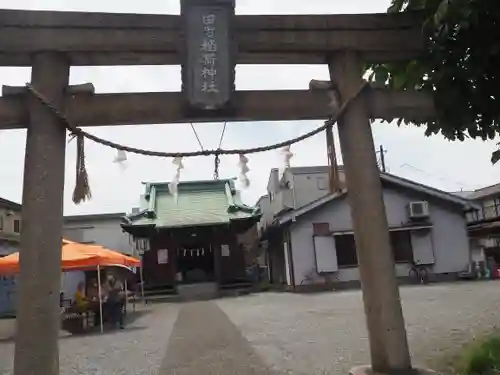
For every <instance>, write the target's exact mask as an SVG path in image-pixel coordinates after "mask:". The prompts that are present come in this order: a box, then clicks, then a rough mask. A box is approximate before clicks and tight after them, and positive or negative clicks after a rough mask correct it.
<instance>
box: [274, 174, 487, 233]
mask: <svg viewBox="0 0 500 375" xmlns="http://www.w3.org/2000/svg"><path fill="white" fill-rule="evenodd" d="M380 178H381V180H382V182H386V183H391V184H394V185H398V186H400V187H403V188H406V189H409V190H413V191H417V192H420V193H423V194H426V195H429V196H432V197H434V198H437V199H441V200H444V201H448V202H451V203H454V204H457V205H460V206H462V207H463V208H464V210H470V209H477V208H479V207H478V206H477V204H475V203H474V202H472V201H471V200H469V199H467V198H462V197H459V196H457V195H454V194H452V193H447V192H445V191H442V190H439V189H436V188H433V187H430V186H426V185H422V184H419V183H417V182H414V181H410V180H407V179H405V178H401V177H398V176H395V175H392V174H389V173H385V172H381V173H380ZM346 195H347V190H344V191H342V192H339V193H334V194H328V195H326V196H324V197H321V198H319V199H317V200H315V201H313V202H310V203H308V204H306V205H305V206H303V207H299V208H298V209H296V210H293V211H290V212H287V213H285V214H284V215H282V216H281V217H279V218H278V219H277V221H278V222H279V224H285V223H286V222H289V221H291V220H292V219H295V218H296V217H298V216H301V215H304V214H305V213H307V212H309V211H311V210H313V209H315V208H318V207H320V206H322V205H324V204H326V203H328V202H331V201H333V200H337V199H340V198H343V197H345V196H346Z"/></svg>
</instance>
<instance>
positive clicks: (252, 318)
mask: <svg viewBox="0 0 500 375" xmlns="http://www.w3.org/2000/svg"><path fill="white" fill-rule="evenodd" d="M401 296H402V300H403V309H404V314H405V319H406V325H407V331H408V338H409V342H410V347H411V351H412V356H413V362H414V364H415V365H424V366H429V367H431V368H437V369H439V370H442V371H443V370H447V368H446V365H447V363H446V361H445V360H446V359H447V358H448V357H449V356H450V355H451V354H454V353H455V352H456V351H457V349H458V348H459V347H460V346H461V345H462V344H464V343H466V342H467V341H469V340H471V339H472V338H473V337H474V336H475V335H478V334H481V333H484V332H487V331H489V330H491V329H494V328H496V327H497V325H500V312H499V306H500V282H474V283H454V284H437V285H431V286H425V287H404V288H401ZM218 304H219V306H220V307H221V308H222V310H224V311H225V312H226V314H227V315H228V316H229V318H230V319H231V320H232V321H233V323H234V324H235V325H236V326H237V327H238V328H239V329H240V331H241V332H242V333H243V335H244V336H245V337H246V338H247V340H249V341H250V343H251V344H252V345H253V346H254V348H255V350H256V351H257V353H258V354H259V355H260V356H261V357H262V358H263V359H264V361H265V362H267V363H268V364H269V365H270V366H272V367H273V369H275V370H278V371H281V372H284V373H288V374H294V375H295V374H297V375H298V374H301V375H302V374H347V373H348V371H349V369H350V368H351V367H352V366H353V365H357V364H366V363H369V349H368V340H367V332H366V328H365V327H366V326H365V320H364V319H365V317H364V312H363V308H362V301H361V293H360V292H358V291H347V292H340V293H339V292H337V293H323V294H315V295H294V294H261V295H254V296H249V297H247V298H237V299H233V300H229V299H227V300H221V301H218Z"/></svg>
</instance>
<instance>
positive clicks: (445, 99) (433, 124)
mask: <svg viewBox="0 0 500 375" xmlns="http://www.w3.org/2000/svg"><path fill="white" fill-rule="evenodd" d="M388 11H389V12H408V11H420V12H421V13H422V14H423V16H424V20H425V22H424V25H423V30H424V33H425V36H426V39H427V41H428V45H427V47H428V48H427V52H426V54H425V55H424V56H422V58H420V59H418V60H415V61H410V62H403V63H391V64H381V65H375V66H372V67H371V69H372V71H373V74H372V75H371V78H372V80H374V81H375V82H377V83H382V84H387V83H388V84H389V86H390V87H392V88H398V89H417V90H423V91H427V92H430V93H432V94H433V95H434V99H435V103H436V108H437V114H438V116H437V118H436V119H435V120H432V121H429V122H426V123H423V124H417V125H423V126H426V127H427V129H426V135H432V134H438V133H441V134H442V135H444V136H445V137H446V138H448V139H450V140H461V141H463V140H464V139H465V138H480V139H483V140H488V139H495V138H496V137H497V136H498V135H499V134H500V0H392V3H391V6H390V8H389V9H388ZM401 121H403V122H407V121H405V120H404V119H402V120H401ZM400 123H401V122H400ZM498 160H500V150H498V151H496V152H495V153H494V154H493V156H492V162H493V163H496V162H497V161H498Z"/></svg>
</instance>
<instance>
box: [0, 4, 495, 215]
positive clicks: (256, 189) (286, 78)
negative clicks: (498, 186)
mask: <svg viewBox="0 0 500 375" xmlns="http://www.w3.org/2000/svg"><path fill="white" fill-rule="evenodd" d="M388 3H389V0H350V1H344V0H308V1H307V2H305V1H303V0H237V8H236V11H237V13H239V14H285V13H288V14H290V13H374V12H383V11H385V9H386V8H387V5H388ZM306 5H307V7H306ZM0 8H3V9H7V8H9V9H40V10H42V9H43V10H64V11H70V10H71V11H97V12H99V11H101V12H120V13H157V14H167V13H173V14H177V13H179V4H178V1H177V0H142V1H131V0H121V1H102V0H86V1H81V0H43V1H42V0H15V1H13V0H0ZM236 76H237V78H236V86H237V89H239V90H248V89H305V88H307V87H308V83H309V80H310V79H312V78H316V79H327V76H328V75H327V70H326V67H325V66H260V67H257V66H239V67H238V69H237V75H236ZM29 77H30V71H29V69H25V68H0V81H1V84H6V85H23V84H24V83H25V82H28V81H29ZM83 82H92V83H93V84H94V85H95V87H96V90H97V92H98V93H105V92H108V93H109V92H147V91H178V90H180V69H179V68H178V67H164V66H159V67H93V68H73V69H72V70H71V83H72V84H76V83H83ZM320 124H321V122H318V121H303V122H281V123H278V122H275V123H268V122H266V123H263V122H262V123H251V122H248V123H229V124H228V125H227V130H226V134H225V137H224V142H223V147H231V148H241V147H252V146H256V145H265V144H270V143H274V142H276V141H280V140H284V139H287V138H291V137H294V136H297V135H299V134H301V133H304V132H307V131H309V130H311V129H313V128H315V127H317V126H318V125H320ZM195 126H196V129H197V131H198V133H199V135H200V138H201V140H202V143H203V145H204V147H205V148H216V147H217V146H218V141H219V137H220V132H221V130H222V127H223V124H222V123H214V124H197V125H195ZM88 130H89V131H91V132H93V133H94V134H97V135H99V136H102V137H105V138H107V139H110V140H113V141H117V142H120V143H123V144H127V145H132V146H136V147H141V148H146V149H153V150H162V151H191V150H196V149H198V147H199V146H198V143H197V142H196V138H195V136H194V134H193V132H192V130H191V128H190V126H189V125H188V124H177V125H170V124H159V125H146V126H133V127H132V126H123V127H105V128H98V129H97V128H95V129H94V128H89V129H88ZM373 131H374V137H375V143H376V145H377V146H379V145H384V147H385V148H386V149H387V154H386V161H387V166H388V169H389V171H390V172H391V173H394V174H396V175H399V176H402V177H406V178H409V179H413V180H415V181H418V182H420V183H424V184H427V185H431V186H434V187H437V188H440V189H443V190H447V191H456V190H461V189H464V190H468V189H474V188H479V187H482V186H485V185H488V184H493V183H496V182H497V181H498V180H499V179H500V169H499V168H500V167H493V166H492V165H491V164H490V162H489V159H490V154H491V152H492V151H493V150H494V149H495V143H494V142H481V141H466V142H463V143H460V142H456V143H451V142H448V141H446V140H445V139H443V138H442V137H441V136H435V137H432V138H426V137H425V136H424V134H423V133H424V132H423V130H422V129H418V128H415V127H402V128H398V127H397V126H396V125H395V124H387V123H375V124H374V126H373ZM24 147H25V131H3V132H0V173H1V179H0V181H1V183H0V196H1V197H4V198H7V199H11V200H14V201H20V200H21V195H22V175H23V159H24ZM337 147H338V151H339V150H340V149H339V146H337ZM293 152H294V153H295V157H294V158H293V159H292V165H294V166H305V165H324V164H326V163H327V159H326V145H325V139H324V135H322V134H321V135H319V136H316V137H314V138H312V139H309V140H308V141H305V142H303V143H301V144H299V145H297V146H294V147H293ZM339 153H340V152H339ZM86 155H87V165H88V171H89V174H90V183H91V187H92V193H93V199H92V200H91V201H90V202H89V203H85V204H82V205H79V206H75V205H74V204H73V203H72V202H71V193H72V189H73V186H74V180H75V171H74V164H75V145H74V144H70V145H69V146H68V149H67V158H66V159H67V160H66V193H65V214H80V213H81V214H83V213H100V212H125V211H127V212H128V211H130V209H131V208H132V207H133V206H135V205H137V202H138V197H139V195H140V194H141V193H142V191H143V186H142V185H141V181H169V180H171V179H172V177H173V174H174V167H173V166H172V163H171V160H167V159H157V158H149V157H142V156H135V155H128V162H127V163H128V167H127V169H125V170H122V169H121V168H120V167H119V166H117V165H116V164H114V163H113V162H112V160H113V158H114V157H115V152H114V151H113V150H110V149H106V148H103V147H101V146H98V145H95V144H91V143H87V152H86ZM236 164H237V158H236V157H225V158H222V163H221V177H234V176H236V175H237V174H238V169H237V167H236ZM281 165H282V164H281V158H280V155H279V153H278V152H277V151H275V152H268V153H264V154H258V155H252V156H251V157H250V163H249V167H250V169H251V172H250V173H249V177H250V181H251V187H250V188H249V189H247V190H245V191H244V192H243V197H244V199H245V202H246V203H248V204H254V203H255V202H256V200H257V198H258V197H259V196H260V195H262V194H265V187H266V184H267V179H268V175H269V170H270V168H271V167H281ZM212 175H213V159H212V158H194V159H189V160H186V161H185V169H184V171H183V174H182V176H181V179H183V180H198V179H210V178H212Z"/></svg>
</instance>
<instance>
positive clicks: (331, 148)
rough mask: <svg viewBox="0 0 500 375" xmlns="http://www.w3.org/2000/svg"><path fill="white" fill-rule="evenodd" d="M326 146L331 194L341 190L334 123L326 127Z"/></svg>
mask: <svg viewBox="0 0 500 375" xmlns="http://www.w3.org/2000/svg"><path fill="white" fill-rule="evenodd" d="M326 147H327V152H328V166H329V167H330V168H329V169H328V174H329V184H328V185H329V188H330V194H333V193H336V192H339V191H340V181H339V166H338V163H337V153H336V151H335V139H334V137H333V125H332V126H329V127H328V128H327V129H326Z"/></svg>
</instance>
